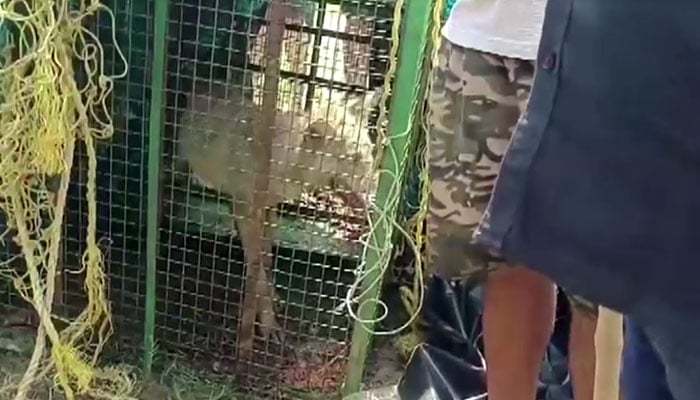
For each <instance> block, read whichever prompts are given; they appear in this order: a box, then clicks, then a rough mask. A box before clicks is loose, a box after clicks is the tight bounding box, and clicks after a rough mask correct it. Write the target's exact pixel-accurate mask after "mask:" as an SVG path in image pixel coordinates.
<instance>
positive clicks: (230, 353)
mask: <svg viewBox="0 0 700 400" xmlns="http://www.w3.org/2000/svg"><path fill="white" fill-rule="evenodd" d="M279 5H280V9H281V10H282V11H281V12H282V13H283V20H284V29H283V32H282V35H281V36H282V37H281V43H280V46H279V47H280V50H279V53H277V54H271V51H270V48H271V43H272V42H273V41H275V40H276V39H275V37H274V36H275V27H274V26H273V23H272V22H270V20H269V17H270V16H271V13H273V9H274V8H275V6H276V5H275V3H268V2H254V1H251V2H241V1H237V2H234V1H225V0H219V1H213V0H211V1H205V0H199V1H194V0H190V1H187V0H175V1H172V2H171V8H170V21H169V34H168V56H169V59H168V63H167V72H166V73H167V111H166V119H167V125H166V129H165V137H164V154H163V165H164V166H165V167H164V173H163V181H164V182H163V185H162V192H161V197H162V200H163V209H162V218H161V224H160V242H159V243H160V250H159V251H160V257H159V262H158V273H157V281H158V289H157V293H158V306H157V328H158V332H157V337H158V340H159V348H165V349H168V350H170V351H171V352H174V354H176V355H180V356H181V359H182V362H185V361H187V362H190V363H192V364H193V365H194V367H195V368H197V369H199V370H204V371H208V372H211V373H214V374H217V373H218V374H219V375H221V376H227V375H231V374H232V373H234V372H237V375H236V376H237V379H236V384H237V385H238V388H237V389H238V390H241V391H245V392H248V393H249V394H251V395H253V396H256V397H269V396H272V397H276V396H281V395H284V394H285V393H286V394H289V393H290V391H293V390H301V391H307V392H316V393H326V394H329V393H335V392H337V391H338V390H339V388H340V385H341V384H342V381H343V378H344V372H345V370H346V367H347V365H346V362H347V354H348V349H349V347H350V343H349V338H350V329H351V326H352V321H351V319H350V318H349V317H348V315H347V314H346V313H345V308H344V301H345V296H346V293H347V289H348V286H349V285H350V284H351V283H352V282H353V281H354V278H355V277H354V271H355V268H356V267H357V263H358V258H359V257H360V256H361V254H360V252H361V249H362V245H361V238H362V235H363V233H365V232H366V229H365V228H366V226H365V225H366V223H365V220H364V216H365V211H366V209H365V205H366V202H367V201H368V200H369V198H370V196H371V195H372V193H373V188H374V179H373V174H372V168H371V167H372V163H373V161H374V160H373V154H374V148H373V147H374V146H373V137H374V134H373V126H372V125H373V124H374V125H376V116H375V118H374V121H372V118H371V113H370V111H372V110H373V109H374V110H375V115H376V114H377V113H376V109H377V107H378V103H379V93H380V88H379V86H380V85H381V84H383V81H382V79H380V78H378V77H382V76H383V74H384V71H383V70H382V69H385V68H386V57H387V54H388V45H387V43H388V42H387V40H388V39H387V38H386V36H387V34H388V29H386V26H387V25H388V24H389V23H390V21H389V20H388V18H389V17H390V14H391V13H390V12H386V11H385V14H386V15H384V16H380V15H378V14H377V13H376V10H377V9H378V7H379V6H378V5H377V4H375V3H371V4H370V3H366V4H365V3H363V4H362V10H363V12H362V13H361V12H360V11H359V10H360V5H359V4H357V3H355V4H349V3H348V4H329V3H327V2H324V1H322V2H313V1H303V0H297V1H287V2H284V3H282V2H280V3H279ZM382 7H384V9H385V10H389V9H391V8H392V7H393V6H392V5H386V4H383V5H382ZM368 10H369V11H368ZM387 15H388V16H387ZM358 19H359V20H361V21H363V24H362V25H361V26H362V29H360V30H357V29H355V30H354V28H353V22H352V21H355V20H358ZM382 26H384V29H383V30H382V29H381V27H382ZM358 43H359V45H358ZM377 43H380V44H381V45H379V44H377ZM272 46H274V43H273V44H272ZM376 54H380V55H381V54H384V59H383V60H380V61H381V62H376V61H375V62H370V60H371V59H372V56H373V55H376ZM379 58H381V57H379ZM273 59H274V60H278V61H279V64H280V65H281V68H280V71H279V72H278V73H276V76H275V77H274V79H278V86H279V87H278V91H277V94H278V95H277V96H275V97H277V98H276V103H275V104H273V105H272V107H269V105H267V104H266V103H265V101H264V100H263V99H265V98H267V99H269V98H270V97H269V96H268V97H265V95H266V93H265V91H264V90H263V88H264V85H265V82H264V79H263V75H264V73H266V72H268V73H269V68H270V67H269V66H270V64H271V61H272V60H273ZM353 60H359V61H358V62H356V63H353V62H349V61H353ZM374 89H377V90H374ZM270 110H272V113H271V114H270ZM264 113H268V114H267V115H266V116H264V117H262V118H261V115H262V114H264ZM270 116H271V117H270ZM261 122H262V123H263V125H264V128H263V129H262V130H256V129H259V127H260V123H261ZM256 124H257V125H256ZM260 132H263V134H267V135H270V138H271V147H270V149H269V150H270V155H271V157H270V158H269V165H268V166H267V168H269V171H270V172H269V176H268V180H267V185H266V186H267V190H266V193H265V199H264V201H265V204H262V205H263V206H265V207H267V211H266V212H265V215H264V222H265V229H264V232H265V234H264V237H265V240H262V242H264V243H263V246H262V248H261V249H262V252H263V253H264V255H265V256H263V257H261V258H260V259H262V260H263V261H262V262H261V263H260V264H257V263H256V262H255V261H251V260H255V259H256V257H255V254H251V253H254V251H251V248H253V246H254V243H255V241H260V239H261V238H260V237H255V235H252V234H251V232H254V231H255V228H254V225H255V221H254V220H252V219H251V215H250V214H251V209H252V208H254V207H255V206H260V205H256V204H251V196H252V194H253V191H254V182H255V178H256V174H257V173H260V171H257V170H256V168H258V167H259V166H260V165H261V164H260V163H259V160H258V159H256V153H255V152H256V145H255V142H256V141H258V140H260V137H259V136H256V134H259V133H260ZM266 244H269V246H266ZM256 266H257V267H258V268H259V267H262V270H260V271H258V273H259V276H258V278H259V279H258V280H257V282H259V283H258V284H255V285H250V284H246V276H248V277H250V275H251V274H252V273H255V271H253V270H254V268H255V267H256ZM248 283H250V281H248ZM251 286H252V287H251ZM256 295H257V296H259V297H258V298H257V301H253V303H252V304H253V308H252V309H251V308H249V307H247V306H243V304H244V302H245V301H246V297H247V296H256ZM246 304H249V303H246ZM251 313H252V316H253V318H254V321H255V322H256V324H255V340H253V341H252V342H250V343H252V346H250V348H248V346H249V342H248V341H247V339H248V338H247V337H246V336H247V335H248V333H247V329H248V327H247V326H246V320H247V319H249V318H250V316H251ZM247 352H252V357H246V356H245V354H244V353H247Z"/></svg>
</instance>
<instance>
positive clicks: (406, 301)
mask: <svg viewBox="0 0 700 400" xmlns="http://www.w3.org/2000/svg"><path fill="white" fill-rule="evenodd" d="M426 1H427V0H426ZM404 2H405V0H396V3H395V5H394V15H393V28H392V35H391V43H392V47H391V50H390V56H389V60H390V61H389V68H388V71H387V73H386V75H385V78H384V88H383V91H382V98H381V101H380V104H381V105H382V106H381V107H380V114H379V119H378V122H377V127H378V128H377V134H378V143H379V146H378V151H377V156H376V162H377V164H375V166H376V167H377V168H378V167H379V162H380V160H382V158H383V152H384V151H385V150H389V151H390V152H391V154H390V155H389V157H393V159H395V160H397V159H399V155H398V154H397V152H396V150H395V149H393V148H392V147H391V146H389V145H388V144H389V140H388V136H387V132H386V128H387V125H388V118H387V115H386V111H387V107H386V105H387V102H388V98H389V96H390V95H391V93H392V86H393V84H394V83H395V82H394V81H393V78H394V76H395V75H396V69H397V67H398V50H399V41H400V31H401V22H402V16H403V15H402V11H403V5H404ZM433 7H434V8H433V13H432V15H431V30H430V33H429V43H428V46H429V49H430V50H431V56H430V58H429V59H428V60H427V62H426V64H424V67H426V68H428V69H429V70H430V71H432V68H433V67H434V65H435V64H436V62H437V54H438V50H439V47H440V43H441V40H442V35H441V33H440V28H441V24H442V15H443V11H444V8H445V0H433ZM404 45H409V46H410V45H411V44H404ZM431 85H432V82H430V80H429V81H428V82H427V88H426V89H425V90H424V91H423V97H422V98H419V97H418V96H416V98H414V99H413V102H414V106H416V109H418V110H422V108H420V107H419V106H420V105H423V104H425V103H426V102H427V97H428V96H429V94H430V89H431ZM429 112H430V110H427V113H429ZM427 113H426V115H421V118H420V123H421V127H422V129H423V132H427V131H428V126H427V121H428V117H429V115H428V114H427ZM414 120H415V115H413V116H412V117H411V121H414ZM410 129H413V126H410V127H409V131H406V132H403V133H401V135H409V134H410ZM419 138H420V139H422V142H421V143H419V145H418V146H417V149H416V150H417V154H416V155H417V157H420V163H421V196H420V206H419V210H418V212H417V213H416V215H415V216H414V217H413V218H412V219H411V221H410V222H409V224H408V225H409V226H407V227H404V226H402V225H401V224H400V222H398V221H395V220H390V221H386V219H388V218H389V217H388V216H385V215H384V213H383V211H382V210H374V211H376V212H377V213H378V214H379V215H380V218H382V219H384V221H383V222H384V223H387V224H389V225H392V226H393V227H394V229H396V230H397V231H398V232H399V233H400V234H401V236H402V237H403V238H404V240H405V245H406V246H408V247H409V248H410V249H411V251H412V252H413V254H414V259H415V265H414V268H415V276H414V282H413V287H412V288H407V287H402V288H401V298H402V301H403V305H404V307H405V308H406V311H407V312H408V314H409V318H408V320H407V321H406V322H405V323H404V324H402V325H401V326H400V327H398V328H395V329H392V330H390V331H376V330H373V329H371V328H369V326H374V325H375V324H376V323H378V322H381V321H382V320H384V318H386V316H387V315H388V312H389V310H388V306H387V305H386V304H385V303H384V302H382V301H381V300H377V299H371V298H365V296H366V295H367V293H369V292H370V291H371V290H372V287H373V286H375V285H379V284H380V282H381V279H382V277H383V276H384V275H385V273H386V268H388V267H389V262H390V259H391V256H392V252H393V243H394V239H395V238H394V237H392V236H387V237H386V238H385V241H384V243H377V244H376V245H377V247H378V248H377V249H374V250H375V251H378V252H379V253H380V260H381V261H380V262H379V263H378V264H377V266H367V265H366V263H364V262H363V263H361V265H360V267H358V271H361V272H360V274H358V276H357V278H356V280H355V282H354V283H353V285H352V286H351V287H350V289H349V290H348V293H347V296H346V299H345V302H344V305H345V308H346V310H347V311H348V313H349V314H350V316H351V317H352V318H353V319H354V320H356V321H360V322H362V324H361V326H362V328H363V329H366V330H371V333H372V334H374V335H382V336H387V335H395V334H397V333H400V332H402V331H404V330H405V329H406V328H409V327H414V326H415V322H416V321H417V320H418V317H419V314H420V310H421V308H422V306H423V300H424V296H425V293H424V289H425V287H424V285H425V283H424V280H425V279H424V275H423V273H424V271H423V267H424V264H425V255H424V253H423V245H424V243H425V235H424V234H423V230H424V225H425V218H426V216H427V213H428V200H429V195H430V184H429V176H428V168H427V159H426V154H427V151H428V140H427V137H425V136H424V135H423V136H420V135H419ZM405 167H406V166H404V168H405ZM382 172H384V173H390V172H389V171H382ZM403 172H404V171H398V174H393V173H390V174H392V175H393V176H392V178H393V183H392V184H393V187H392V190H391V192H390V193H391V194H390V196H391V198H390V199H389V201H388V202H387V204H390V205H391V204H393V203H397V202H399V201H400V200H401V196H402V194H403V191H402V190H401V188H402V185H403V183H404V182H403V181H402V179H401V178H402V177H403ZM372 229H375V227H374V226H371V227H370V230H372ZM409 230H412V232H409ZM370 245H372V244H370V243H365V249H364V255H366V254H367V250H368V246H370ZM364 259H365V257H363V260H364ZM372 268H381V271H379V273H378V274H376V275H375V276H376V277H377V279H376V280H375V281H373V282H370V283H369V284H368V285H367V286H366V287H365V288H364V289H363V290H362V291H361V293H357V292H358V291H360V290H359V288H360V286H361V285H362V283H363V281H364V280H365V279H367V277H368V276H371V275H372V274H373V271H372ZM371 302H376V303H377V305H378V306H379V309H380V310H381V311H380V312H379V315H378V316H377V317H374V318H372V319H362V318H360V316H359V315H358V314H357V313H356V312H355V311H354V310H353V307H352V305H353V304H354V303H359V304H358V309H359V308H362V307H365V306H367V304H368V303H371ZM410 350H411V349H409V351H410Z"/></svg>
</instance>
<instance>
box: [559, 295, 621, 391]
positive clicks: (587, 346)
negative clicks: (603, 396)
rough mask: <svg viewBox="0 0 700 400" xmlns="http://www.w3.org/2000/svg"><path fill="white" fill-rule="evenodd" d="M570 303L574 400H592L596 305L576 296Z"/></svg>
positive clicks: (570, 365)
mask: <svg viewBox="0 0 700 400" xmlns="http://www.w3.org/2000/svg"><path fill="white" fill-rule="evenodd" d="M571 304H572V307H571V333H570V335H569V370H570V371H571V380H572V384H573V387H574V400H593V388H594V382H595V370H596V367H595V364H596V355H595V331H596V324H597V319H598V318H597V314H598V307H597V306H594V305H590V304H586V302H583V301H581V300H579V299H576V298H574V299H572V301H571ZM610 400H613V399H610Z"/></svg>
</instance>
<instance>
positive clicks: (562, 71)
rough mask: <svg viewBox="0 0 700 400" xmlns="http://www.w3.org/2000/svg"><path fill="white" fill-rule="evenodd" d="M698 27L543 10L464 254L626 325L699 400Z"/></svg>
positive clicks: (671, 16) (679, 13)
mask: <svg viewBox="0 0 700 400" xmlns="http://www.w3.org/2000/svg"><path fill="white" fill-rule="evenodd" d="M698 16H700V3H698V2H685V1H680V0H670V1H665V2H658V1H652V0H616V1H609V0H558V1H550V2H548V4H547V8H546V13H545V20H544V26H543V30H542V38H541V42H540V47H539V52H538V57H537V62H538V73H537V76H536V78H535V81H534V86H533V89H532V92H531V96H530V100H529V103H528V106H527V109H526V111H525V114H524V117H523V118H522V120H521V124H520V125H519V127H518V129H517V131H516V132H515V134H514V136H513V138H512V141H511V143H510V146H509V149H508V151H507V153H506V155H505V157H504V159H503V162H502V164H501V171H500V175H499V177H498V181H497V183H496V187H495V189H494V193H493V196H492V198H491V200H490V203H489V205H488V207H487V210H486V212H485V215H484V219H483V221H482V222H481V224H480V226H479V227H478V228H477V229H476V232H475V236H474V242H473V243H474V245H476V246H478V247H480V248H482V249H485V250H487V251H488V252H489V253H490V254H493V255H498V256H501V257H504V258H505V259H507V260H509V261H510V262H513V263H518V264H521V265H527V266H529V267H531V268H534V269H535V270H536V271H538V272H541V273H544V274H546V275H547V276H548V277H550V278H552V279H553V280H554V281H555V282H557V283H558V284H560V285H562V286H563V287H564V288H566V289H569V290H571V291H573V292H574V293H577V294H579V295H582V296H584V297H585V298H587V299H589V300H592V301H594V302H596V303H598V304H601V305H604V306H607V307H609V308H611V309H614V310H617V311H619V312H621V313H623V314H624V315H626V319H627V321H628V322H632V323H633V324H634V326H636V327H637V328H636V329H639V330H640V331H641V332H643V333H644V335H645V337H646V338H648V342H649V343H650V344H651V345H652V346H653V349H654V351H655V352H656V353H657V354H658V359H659V360H660V362H661V364H662V366H663V370H664V372H665V374H663V375H658V376H654V378H655V379H659V380H663V382H664V383H665V384H666V385H667V386H668V389H669V391H670V393H671V395H672V396H673V399H675V400H691V399H697V396H698V393H700V379H698V377H700V341H698V340H697V338H698V336H700V296H698V293H700V267H699V265H700V246H699V245H698V243H699V242H700V234H698V228H697V221H698V220H700V184H698V182H700V135H698V129H700V128H699V127H700V113H698V112H697V110H696V108H697V101H696V100H697V97H698V93H700V74H698V71H700V40H699V38H700V24H698V23H697V21H698ZM628 351H634V349H633V348H632V349H628ZM626 356H628V357H629V353H627V354H626ZM624 368H625V367H624V366H623V369H624ZM622 383H623V385H625V384H634V385H640V384H641V382H639V380H636V381H635V380H627V381H623V382H622ZM629 390H630V388H624V387H623V391H629ZM627 400H635V399H627Z"/></svg>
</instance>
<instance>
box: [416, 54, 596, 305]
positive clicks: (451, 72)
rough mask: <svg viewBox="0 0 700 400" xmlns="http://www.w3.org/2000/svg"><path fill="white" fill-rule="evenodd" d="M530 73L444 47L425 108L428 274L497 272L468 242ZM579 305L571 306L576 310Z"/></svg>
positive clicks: (519, 63) (474, 276)
mask: <svg viewBox="0 0 700 400" xmlns="http://www.w3.org/2000/svg"><path fill="white" fill-rule="evenodd" d="M534 72H535V67H534V63H533V62H532V61H525V60H519V59H513V58H507V57H501V56H496V55H492V54H488V53H482V52H479V51H476V50H470V49H465V48H462V47H459V46H457V45H454V44H452V43H450V42H449V41H447V40H443V43H442V45H441V48H440V51H439V57H438V64H437V65H436V67H435V70H434V72H433V81H432V91H431V93H430V96H429V100H428V102H429V107H430V119H429V128H430V129H429V130H430V131H429V153H428V155H427V157H428V165H429V168H430V185H431V196H430V205H429V212H428V219H427V228H428V260H427V261H428V263H427V264H428V270H429V272H430V273H433V274H436V275H438V276H441V277H442V278H446V279H463V280H466V281H468V282H469V281H471V282H473V283H479V282H480V281H481V280H483V279H484V278H485V277H486V275H487V273H488V271H490V270H491V269H492V268H494V266H495V265H501V264H500V263H499V264H497V263H493V262H490V260H489V259H488V258H487V257H484V256H483V255H482V254H481V252H479V251H477V250H476V249H475V248H474V247H473V246H472V245H471V242H472V234H473V232H474V229H475V228H476V227H477V225H478V224H479V222H480V221H481V216H482V213H483V211H484V210H485V208H486V206H487V204H488V201H489V199H490V197H491V192H492V190H493V187H494V184H495V181H496V177H497V175H498V170H499V167H500V162H501V158H502V157H503V154H504V153H505V151H506V149H507V147H508V144H509V142H510V137H511V135H512V133H513V130H514V129H515V127H516V125H517V123H518V120H519V118H520V114H521V113H522V111H523V110H524V108H525V106H526V104H527V100H528V97H529V94H530V88H531V86H532V82H533V77H534ZM586 303H587V302H585V301H584V300H582V299H574V304H576V305H583V304H586ZM592 308H594V309H597V307H592Z"/></svg>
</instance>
